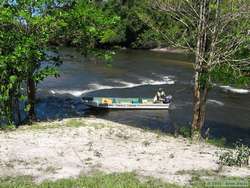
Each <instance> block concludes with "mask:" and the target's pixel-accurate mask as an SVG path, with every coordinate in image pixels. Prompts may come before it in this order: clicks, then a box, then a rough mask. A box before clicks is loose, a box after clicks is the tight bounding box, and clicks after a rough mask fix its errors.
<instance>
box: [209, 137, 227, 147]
mask: <svg viewBox="0 0 250 188" xmlns="http://www.w3.org/2000/svg"><path fill="white" fill-rule="evenodd" d="M206 141H207V143H209V144H212V145H214V146H217V147H226V141H227V140H226V138H224V137H222V138H210V139H207V140H206Z"/></svg>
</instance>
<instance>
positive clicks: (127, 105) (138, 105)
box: [83, 98, 170, 110]
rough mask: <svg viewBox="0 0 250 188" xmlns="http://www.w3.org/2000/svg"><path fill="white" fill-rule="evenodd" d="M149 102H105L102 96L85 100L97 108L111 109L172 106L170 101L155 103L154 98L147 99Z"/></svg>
mask: <svg viewBox="0 0 250 188" xmlns="http://www.w3.org/2000/svg"><path fill="white" fill-rule="evenodd" d="M131 99H132V98H124V99H122V98H119V100H120V101H122V100H124V101H125V100H127V101H129V100H131ZM146 100H147V101H149V102H147V103H132V102H131V103H122V102H121V103H110V104H104V103H101V102H100V98H98V99H97V98H93V99H92V100H90V99H88V100H86V99H85V100H84V99H83V102H84V104H85V105H87V106H89V107H91V108H96V109H111V110H167V109H169V107H170V102H169V103H153V100H152V99H146Z"/></svg>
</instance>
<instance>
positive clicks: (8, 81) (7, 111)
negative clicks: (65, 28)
mask: <svg viewBox="0 0 250 188" xmlns="http://www.w3.org/2000/svg"><path fill="white" fill-rule="evenodd" d="M41 6H42V5H41V4H40V3H39V2H34V1H25V2H23V1H15V2H11V1H4V3H3V4H1V7H0V8H1V11H0V22H1V27H0V38H1V40H0V41H1V46H0V81H1V87H0V108H1V114H0V122H4V123H6V124H13V123H15V120H16V118H15V117H16V116H17V114H18V113H19V107H18V106H19V104H18V103H19V102H20V101H24V100H25V99H26V95H27V94H26V93H25V92H22V91H21V88H22V87H24V86H25V85H26V86H25V87H28V84H27V83H26V82H27V80H32V81H33V82H34V83H38V82H40V81H42V80H43V79H44V78H46V77H47V76H49V75H57V71H56V69H55V66H57V65H58V61H57V58H56V57H50V56H49V55H48V54H47V53H46V52H47V51H48V50H49V49H48V46H47V44H48V40H49V34H50V33H51V32H53V30H54V26H55V25H53V24H52V23H55V19H54V18H53V17H51V16H48V15H36V14H35V13H34V11H35V10H39V9H41ZM26 90H27V88H26ZM17 111H18V112H17Z"/></svg>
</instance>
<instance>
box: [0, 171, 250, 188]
mask: <svg viewBox="0 0 250 188" xmlns="http://www.w3.org/2000/svg"><path fill="white" fill-rule="evenodd" d="M185 173H186V172H185ZM187 173H189V172H187ZM192 173H193V175H198V174H199V172H198V171H197V172H192ZM192 173H191V174H192ZM197 173H198V174H197ZM201 174H202V175H208V176H209V175H211V174H210V172H209V173H208V172H205V171H204V172H201ZM201 174H200V175H201ZM212 175H214V174H213V173H212ZM199 177H200V176H198V177H196V178H192V182H191V185H187V186H179V185H175V184H170V183H163V182H162V181H160V180H156V179H153V178H144V179H143V180H139V178H138V177H137V176H136V174H134V173H114V174H103V173H96V174H95V175H92V176H81V177H79V178H76V179H74V178H71V179H61V180H57V181H44V182H43V183H41V184H35V183H34V182H33V179H32V178H31V177H29V176H23V177H16V178H4V179H0V188H186V187H187V188H188V187H189V188H190V187H192V188H206V187H209V188H210V187H211V188H221V187H227V188H228V187H229V188H233V187H241V188H245V187H249V185H250V181H249V178H235V177H232V178H223V177H219V178H216V179H208V180H201V179H200V178H199Z"/></svg>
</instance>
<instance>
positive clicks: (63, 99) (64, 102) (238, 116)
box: [37, 48, 250, 144]
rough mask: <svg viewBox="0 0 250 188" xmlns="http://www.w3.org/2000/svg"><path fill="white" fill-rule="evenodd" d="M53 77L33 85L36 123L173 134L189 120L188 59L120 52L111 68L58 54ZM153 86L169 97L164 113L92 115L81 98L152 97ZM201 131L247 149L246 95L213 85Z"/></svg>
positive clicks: (249, 113) (69, 52) (249, 107)
mask: <svg viewBox="0 0 250 188" xmlns="http://www.w3.org/2000/svg"><path fill="white" fill-rule="evenodd" d="M59 53H60V56H61V58H62V60H63V65H62V66H61V67H60V68H59V70H60V74H61V76H60V77H59V78H47V79H46V80H45V81H43V82H42V83H41V84H39V86H38V99H39V100H38V106H37V113H38V117H39V118H40V119H41V120H45V119H61V118H66V117H81V116H95V117H99V118H104V119H108V120H112V121H115V122H120V123H126V124H128V125H131V126H136V127H144V128H149V129H159V130H161V131H166V132H174V130H176V129H179V128H180V127H182V126H190V122H191V118H192V87H193V65H192V63H191V62H192V57H191V56H189V55H185V54H173V53H162V52H151V51H143V50H121V51H120V52H118V53H117V54H116V55H115V56H114V60H113V62H112V63H111V64H106V63H102V62H96V61H93V60H87V59H85V58H84V57H83V56H82V55H81V54H80V53H79V52H77V51H76V50H75V49H72V48H62V49H60V52H59ZM159 87H162V88H164V89H165V91H166V93H167V94H171V95H172V96H173V105H172V107H171V109H170V110H168V111H146V110H144V111H143V110H142V111H109V112H107V111H98V112H97V111H92V110H89V109H88V108H87V107H86V106H84V105H83V104H82V102H81V96H112V97H138V96H141V97H153V96H154V94H155V92H156V91H157V89H158V88H159ZM208 98H209V99H208V105H207V117H206V122H205V128H204V131H206V130H207V128H209V129H210V131H209V135H210V137H216V138H221V137H224V138H226V140H227V141H228V142H235V141H236V140H238V139H242V141H243V142H244V143H247V144H250V137H249V135H250V93H249V91H248V90H240V89H235V88H231V87H228V86H226V87H219V86H215V87H214V89H213V90H212V91H211V92H210V94H209V97H208Z"/></svg>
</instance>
